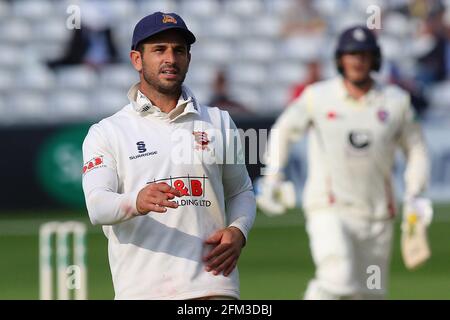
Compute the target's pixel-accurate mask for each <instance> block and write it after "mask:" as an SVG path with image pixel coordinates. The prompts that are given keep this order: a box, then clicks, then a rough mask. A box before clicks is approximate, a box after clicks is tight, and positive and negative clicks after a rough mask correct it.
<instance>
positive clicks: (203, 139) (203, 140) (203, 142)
mask: <svg viewBox="0 0 450 320" xmlns="http://www.w3.org/2000/svg"><path fill="white" fill-rule="evenodd" d="M192 134H193V135H194V139H195V142H196V143H197V144H196V146H195V150H209V148H208V144H209V142H210V140H209V138H208V134H207V133H206V132H205V131H193V132H192Z"/></svg>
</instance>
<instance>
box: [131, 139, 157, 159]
mask: <svg viewBox="0 0 450 320" xmlns="http://www.w3.org/2000/svg"><path fill="white" fill-rule="evenodd" d="M136 148H137V151H138V154H136V155H132V156H130V157H129V159H130V160H135V159H139V158H142V157H148V156H153V155H155V154H158V151H156V150H155V151H150V152H147V147H146V146H145V142H144V141H138V142H136Z"/></svg>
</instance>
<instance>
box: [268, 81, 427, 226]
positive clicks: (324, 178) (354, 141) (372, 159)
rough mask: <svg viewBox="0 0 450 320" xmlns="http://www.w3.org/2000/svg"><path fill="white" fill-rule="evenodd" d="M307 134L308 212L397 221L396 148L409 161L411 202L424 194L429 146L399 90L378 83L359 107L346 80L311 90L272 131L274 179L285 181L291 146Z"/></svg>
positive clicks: (305, 198) (270, 151)
mask: <svg viewBox="0 0 450 320" xmlns="http://www.w3.org/2000/svg"><path fill="white" fill-rule="evenodd" d="M308 130H309V140H308V177H307V181H306V185H305V190H304V194H303V206H304V208H305V210H306V212H312V211H315V210H318V209H323V208H328V209H329V208H336V209H340V211H342V212H343V213H344V214H354V215H358V216H363V217H367V218H370V219H375V220H378V219H386V218H389V217H391V216H392V215H394V214H395V210H396V209H395V203H394V190H393V186H392V181H391V172H392V169H393V164H394V157H395V151H396V149H397V147H401V148H402V149H403V151H404V152H405V155H406V158H407V167H406V172H405V185H406V193H407V194H406V196H408V197H412V196H417V195H419V194H420V193H421V192H422V191H423V190H424V188H425V185H426V182H427V179H428V159H427V152H426V146H425V143H424V139H423V135H422V131H421V128H420V126H419V124H418V122H417V121H416V120H415V116H414V112H413V110H412V108H411V104H410V99H409V95H408V94H407V93H406V92H405V91H403V90H401V89H400V88H398V87H396V86H392V85H381V84H379V83H376V84H375V85H374V86H373V88H372V89H371V90H370V91H369V92H368V93H367V94H366V95H365V96H364V97H362V98H361V99H358V100H355V99H353V98H352V97H350V96H349V95H348V93H347V90H346V89H345V87H344V83H343V79H342V77H336V78H333V79H330V80H326V81H322V82H319V83H316V84H313V85H311V86H308V87H307V88H306V89H305V91H304V93H303V94H302V95H301V96H300V97H299V98H298V99H297V100H295V101H293V102H292V104H291V105H290V106H289V107H288V108H287V109H286V110H285V111H284V112H283V114H282V115H281V116H280V117H279V119H277V121H276V123H275V125H274V126H273V128H272V131H271V138H270V139H269V147H268V154H267V161H268V168H269V171H270V172H272V173H274V174H273V177H275V178H276V179H279V178H280V175H281V168H283V167H284V166H285V164H286V162H287V159H288V155H289V146H290V144H291V142H293V141H295V140H296V139H299V138H300V137H302V136H303V135H304V134H305V133H306V132H307V131H308Z"/></svg>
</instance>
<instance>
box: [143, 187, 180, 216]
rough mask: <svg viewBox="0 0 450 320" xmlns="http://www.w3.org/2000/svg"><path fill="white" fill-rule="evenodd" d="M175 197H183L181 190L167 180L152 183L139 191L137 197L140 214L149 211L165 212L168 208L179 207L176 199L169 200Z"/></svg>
mask: <svg viewBox="0 0 450 320" xmlns="http://www.w3.org/2000/svg"><path fill="white" fill-rule="evenodd" d="M175 197H181V192H180V191H179V190H177V189H175V188H173V187H171V186H169V185H168V184H167V183H165V182H158V183H150V184H149V185H148V186H146V187H145V188H143V189H142V190H141V191H139V193H138V196H137V199H136V208H137V211H138V212H139V213H140V214H147V213H149V212H159V213H164V212H166V211H167V208H174V209H176V208H178V204H177V203H176V202H175V201H169V200H172V199H174V198H175Z"/></svg>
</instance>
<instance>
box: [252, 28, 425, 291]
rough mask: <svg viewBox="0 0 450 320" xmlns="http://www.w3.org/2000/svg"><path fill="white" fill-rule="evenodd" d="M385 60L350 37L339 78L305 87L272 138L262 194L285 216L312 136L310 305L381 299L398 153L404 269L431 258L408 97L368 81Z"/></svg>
mask: <svg viewBox="0 0 450 320" xmlns="http://www.w3.org/2000/svg"><path fill="white" fill-rule="evenodd" d="M381 58H382V57H381V50H380V47H379V46H378V44H377V39H376V36H375V35H374V33H373V32H372V31H371V30H369V29H367V28H366V27H364V26H355V27H352V28H349V29H347V30H345V31H344V32H343V33H342V34H341V35H340V37H339V40H338V45H337V49H336V52H335V59H336V64H337V69H338V70H339V73H340V75H339V76H337V77H335V78H333V79H330V80H326V81H322V82H318V83H316V84H313V85H311V86H309V87H307V88H306V90H305V92H304V93H303V95H302V96H300V97H299V98H298V99H297V100H295V101H293V102H292V104H291V105H290V106H289V107H288V108H287V109H286V111H284V113H283V114H282V115H281V116H280V118H279V119H278V120H277V121H276V123H275V125H274V126H273V128H272V131H271V136H270V139H269V142H268V153H267V167H266V168H265V169H266V170H267V175H265V176H264V177H263V179H262V181H261V188H260V189H261V192H260V194H259V195H258V196H257V204H258V205H259V207H260V208H261V209H262V210H263V211H264V212H265V213H267V214H268V215H278V214H282V213H283V211H284V210H283V203H286V201H282V200H283V199H282V194H281V197H280V193H283V192H282V191H281V190H283V185H284V177H283V174H282V171H283V168H284V166H285V165H286V162H287V160H288V159H287V158H288V155H289V148H290V145H291V143H292V142H293V141H295V140H296V139H300V138H301V137H303V136H304V135H305V133H306V132H307V131H309V137H310V139H309V145H308V177H307V181H306V185H305V191H304V194H303V207H304V211H305V217H306V228H307V233H308V236H309V240H310V249H311V253H312V257H313V260H314V264H315V267H316V272H315V278H314V279H312V280H311V281H310V282H309V284H308V287H307V290H306V293H305V296H304V298H305V299H382V298H384V295H385V294H386V284H387V280H388V273H389V264H390V255H391V242H392V241H391V240H392V236H393V223H394V215H395V213H396V207H395V200H394V199H395V197H394V191H393V187H392V181H391V174H392V169H393V165H394V158H395V152H396V149H397V147H401V148H402V150H403V152H404V154H405V156H406V159H407V167H406V172H405V187H406V193H405V194H404V201H405V202H404V208H405V210H404V223H403V227H404V228H403V230H404V237H403V241H404V243H403V247H402V249H403V253H404V256H405V257H406V260H405V262H406V263H407V265H408V267H415V266H417V265H418V264H420V263H422V262H423V261H424V260H426V259H427V257H428V255H429V251H428V246H427V242H426V232H425V231H426V229H424V228H425V226H424V223H425V220H427V219H428V218H429V217H424V216H423V215H422V214H426V213H429V211H430V208H431V206H430V203H429V201H427V200H424V199H423V198H421V197H422V193H423V192H424V189H425V187H426V183H427V179H428V169H429V168H428V159H427V150H426V146H425V142H424V138H423V135H422V131H421V127H420V125H419V123H418V122H417V121H416V117H415V115H414V111H413V109H412V107H411V103H410V98H409V95H408V94H407V93H406V92H404V91H403V90H401V89H400V88H398V87H396V86H392V85H387V84H382V83H379V82H378V81H377V80H375V79H374V78H373V77H372V76H371V72H372V71H378V70H379V69H380V66H381ZM417 210H418V211H417ZM410 213H411V214H414V216H411V217H410ZM412 217H415V219H414V218H412ZM413 229H414V230H413ZM411 231H412V232H411ZM411 245H412V246H414V248H413V249H414V250H411ZM416 249H417V250H416ZM408 263H409V264H408ZM370 266H376V267H378V268H379V270H380V275H381V279H380V280H381V288H369V287H368V285H367V280H368V278H369V276H370V275H371V273H368V270H371V269H368V268H369V267H370ZM371 268H373V267H371Z"/></svg>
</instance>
